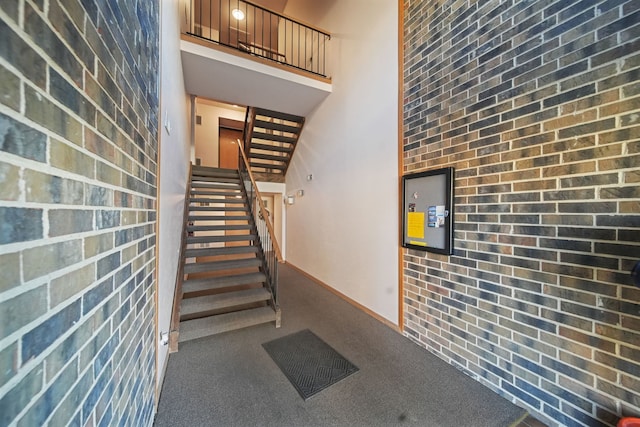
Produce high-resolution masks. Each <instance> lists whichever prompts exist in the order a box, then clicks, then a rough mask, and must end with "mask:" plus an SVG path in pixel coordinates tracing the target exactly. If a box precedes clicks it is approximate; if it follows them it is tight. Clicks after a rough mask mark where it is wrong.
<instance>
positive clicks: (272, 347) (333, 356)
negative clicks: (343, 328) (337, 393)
mask: <svg viewBox="0 0 640 427" xmlns="http://www.w3.org/2000/svg"><path fill="white" fill-rule="evenodd" d="M262 347H264V349H265V350H266V351H267V353H269V356H271V358H272V359H273V361H274V362H276V365H278V367H279V368H280V369H281V370H282V372H283V373H284V374H285V376H286V377H287V378H288V379H289V381H290V382H291V384H293V386H294V387H295V388H296V390H298V393H300V396H302V398H303V399H304V400H307V399H309V398H310V397H311V396H313V395H315V394H316V393H318V392H320V391H322V390H324V389H325V388H327V387H329V386H331V385H333V384H335V383H337V382H338V381H340V380H342V379H344V378H346V377H348V376H349V375H351V374H353V373H354V372H357V371H358V367H357V366H355V365H354V364H353V363H351V362H349V361H348V360H347V359H345V358H344V357H342V356H341V355H340V354H339V353H338V352H337V351H335V350H334V349H333V348H331V347H330V346H329V345H328V344H327V343H325V342H324V341H322V340H321V339H320V338H318V337H317V336H316V335H315V334H314V333H313V332H311V331H310V330H308V329H305V330H303V331H300V332H296V333H294V334H291V335H287V336H285V337H282V338H278V339H276V340H273V341H269V342H267V343H264V344H262Z"/></svg>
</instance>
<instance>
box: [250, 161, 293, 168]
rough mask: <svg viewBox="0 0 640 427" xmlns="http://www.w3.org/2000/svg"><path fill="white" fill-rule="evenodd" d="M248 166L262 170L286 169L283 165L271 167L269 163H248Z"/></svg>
mask: <svg viewBox="0 0 640 427" xmlns="http://www.w3.org/2000/svg"><path fill="white" fill-rule="evenodd" d="M249 164H250V165H251V166H254V167H257V168H264V169H280V170H285V169H286V166H284V165H273V164H270V163H260V162H250V163H249Z"/></svg>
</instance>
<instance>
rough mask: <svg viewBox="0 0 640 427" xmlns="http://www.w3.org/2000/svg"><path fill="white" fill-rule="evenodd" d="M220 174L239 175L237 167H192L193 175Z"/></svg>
mask: <svg viewBox="0 0 640 427" xmlns="http://www.w3.org/2000/svg"><path fill="white" fill-rule="evenodd" d="M204 174H206V175H220V176H238V170H237V169H225V168H214V167H210V166H201V165H200V166H198V165H194V166H192V167H191V175H204Z"/></svg>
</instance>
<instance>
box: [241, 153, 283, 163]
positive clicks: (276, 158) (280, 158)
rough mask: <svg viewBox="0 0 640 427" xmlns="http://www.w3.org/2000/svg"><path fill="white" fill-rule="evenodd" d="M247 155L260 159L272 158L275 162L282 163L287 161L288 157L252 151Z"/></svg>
mask: <svg viewBox="0 0 640 427" xmlns="http://www.w3.org/2000/svg"><path fill="white" fill-rule="evenodd" d="M249 157H250V158H252V159H260V160H274V161H276V162H282V163H287V162H288V161H289V159H290V157H289V156H278V155H274V154H263V153H255V152H253V151H251V152H250V153H249Z"/></svg>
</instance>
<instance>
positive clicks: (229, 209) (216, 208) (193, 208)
mask: <svg viewBox="0 0 640 427" xmlns="http://www.w3.org/2000/svg"><path fill="white" fill-rule="evenodd" d="M193 211H221V212H222V211H225V212H232V211H235V212H246V211H247V208H246V207H239V206H189V212H193Z"/></svg>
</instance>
